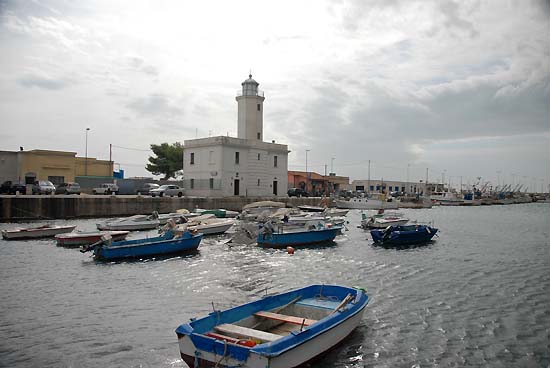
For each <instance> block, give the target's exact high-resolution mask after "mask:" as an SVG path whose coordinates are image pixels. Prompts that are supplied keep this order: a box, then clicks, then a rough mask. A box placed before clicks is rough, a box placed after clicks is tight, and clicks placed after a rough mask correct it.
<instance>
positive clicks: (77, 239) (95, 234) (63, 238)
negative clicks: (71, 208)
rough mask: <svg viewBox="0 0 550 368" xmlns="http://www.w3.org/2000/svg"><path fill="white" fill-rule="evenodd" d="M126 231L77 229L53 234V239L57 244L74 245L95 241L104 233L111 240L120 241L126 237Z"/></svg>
mask: <svg viewBox="0 0 550 368" xmlns="http://www.w3.org/2000/svg"><path fill="white" fill-rule="evenodd" d="M128 233H129V231H89V232H80V231H78V232H75V233H68V234H58V235H56V236H55V240H56V241H57V245H60V246H63V247H74V246H81V245H87V244H93V243H97V242H98V241H100V240H101V237H102V236H104V235H110V236H111V238H112V239H113V241H121V240H124V239H126V236H127V235H128Z"/></svg>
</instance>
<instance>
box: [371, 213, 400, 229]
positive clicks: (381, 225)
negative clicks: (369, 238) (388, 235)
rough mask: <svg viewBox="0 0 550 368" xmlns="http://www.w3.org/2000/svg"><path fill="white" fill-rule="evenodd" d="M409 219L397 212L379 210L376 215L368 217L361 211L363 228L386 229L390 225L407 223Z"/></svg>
mask: <svg viewBox="0 0 550 368" xmlns="http://www.w3.org/2000/svg"><path fill="white" fill-rule="evenodd" d="M407 222H409V219H408V218H406V217H404V215H403V214H401V213H397V212H384V211H379V212H378V213H377V214H376V215H373V216H370V217H368V216H367V215H366V214H365V213H361V226H360V227H362V228H363V229H385V228H387V227H388V226H398V225H405V224H406V223H407Z"/></svg>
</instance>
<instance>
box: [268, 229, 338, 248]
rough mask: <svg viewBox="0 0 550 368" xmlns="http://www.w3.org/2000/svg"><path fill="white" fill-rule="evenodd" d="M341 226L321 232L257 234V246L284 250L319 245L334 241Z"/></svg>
mask: <svg viewBox="0 0 550 368" xmlns="http://www.w3.org/2000/svg"><path fill="white" fill-rule="evenodd" d="M341 229H342V227H341V226H333V227H330V228H325V229H321V230H310V231H297V232H288V233H273V234H266V233H264V234H259V235H258V238H257V242H258V245H259V246H262V247H269V248H284V247H288V246H303V245H312V244H319V243H324V242H329V241H332V240H334V238H336V236H337V235H338V234H339V233H340V231H341Z"/></svg>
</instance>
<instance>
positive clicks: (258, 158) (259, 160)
mask: <svg viewBox="0 0 550 368" xmlns="http://www.w3.org/2000/svg"><path fill="white" fill-rule="evenodd" d="M258 161H260V154H259V153H258Z"/></svg>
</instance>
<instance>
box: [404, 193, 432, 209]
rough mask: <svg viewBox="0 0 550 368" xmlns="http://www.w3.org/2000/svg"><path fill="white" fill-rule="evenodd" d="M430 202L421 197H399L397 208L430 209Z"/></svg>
mask: <svg viewBox="0 0 550 368" xmlns="http://www.w3.org/2000/svg"><path fill="white" fill-rule="evenodd" d="M432 205H433V203H432V200H431V199H430V198H428V197H425V196H423V195H416V196H402V197H399V208H432Z"/></svg>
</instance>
